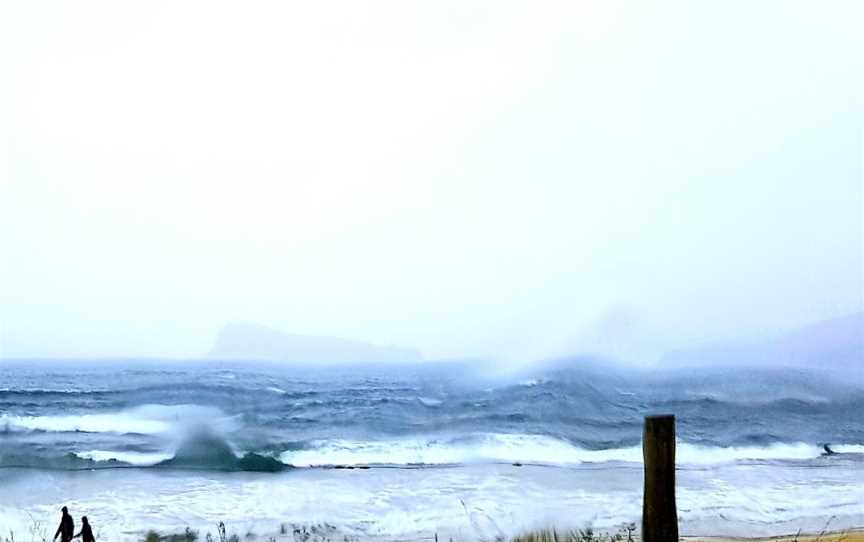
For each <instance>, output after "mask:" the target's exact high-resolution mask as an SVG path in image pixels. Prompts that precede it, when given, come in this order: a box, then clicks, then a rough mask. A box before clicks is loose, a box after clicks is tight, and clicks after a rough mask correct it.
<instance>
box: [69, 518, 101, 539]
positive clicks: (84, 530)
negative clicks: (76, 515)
mask: <svg viewBox="0 0 864 542" xmlns="http://www.w3.org/2000/svg"><path fill="white" fill-rule="evenodd" d="M79 536H80V537H81V542H96V538H95V537H94V536H93V530H92V529H90V522H88V521H87V516H81V532H80V533H78V534H76V535H75V536H73V537H72V538H78V537H79Z"/></svg>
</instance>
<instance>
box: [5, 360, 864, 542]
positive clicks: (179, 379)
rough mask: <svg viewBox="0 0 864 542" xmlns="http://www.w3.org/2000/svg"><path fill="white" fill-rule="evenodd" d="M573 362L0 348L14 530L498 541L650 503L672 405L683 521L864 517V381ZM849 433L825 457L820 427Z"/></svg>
mask: <svg viewBox="0 0 864 542" xmlns="http://www.w3.org/2000/svg"><path fill="white" fill-rule="evenodd" d="M862 380H864V379H862V375H861V373H860V372H859V373H858V374H856V375H846V377H845V378H838V377H836V376H834V377H829V376H826V375H824V374H822V373H820V372H819V371H818V370H814V371H805V370H800V369H781V368H773V369H762V370H745V369H741V368H734V369H720V368H702V369H690V370H678V371H675V372H672V371H664V372H659V373H658V372H653V373H652V372H647V371H638V370H633V369H629V370H625V369H622V368H616V367H612V366H606V365H603V364H600V363H589V362H572V363H567V364H557V365H546V366H535V367H534V368H528V369H522V370H519V371H513V370H508V371H506V372H505V371H499V370H496V369H495V368H494V367H493V366H490V365H488V364H474V363H428V364H419V365H405V366H397V365H380V366H375V365H364V366H357V365H350V366H328V367H312V366H307V365H302V364H290V365H285V364H281V365H280V364H272V363H271V364H265V363H251V362H250V363H220V362H206V363H205V362H188V361H184V362H181V361H178V362H165V361H160V362H156V361H134V360H117V361H113V362H112V361H100V362H86V363H85V362H74V361H65V362H61V361H41V362H40V361H33V360H29V361H6V362H0V533H2V534H3V535H5V534H6V533H7V532H8V531H10V530H11V531H15V532H16V539H18V540H30V539H31V537H33V538H35V539H36V540H39V539H40V538H39V536H36V535H35V534H34V533H36V534H39V533H42V532H43V531H46V532H47V531H50V533H48V538H49V539H50V535H53V529H54V527H55V525H54V523H56V521H57V520H58V519H59V515H58V512H57V510H58V509H59V507H60V506H62V505H64V504H65V505H68V506H69V508H70V510H71V511H72V513H73V515H74V516H75V517H76V520H77V518H78V517H79V516H80V515H87V516H88V517H89V518H90V520H91V523H92V524H93V526H94V530H95V531H96V533H97V536H98V537H99V538H100V539H102V540H140V539H141V537H142V535H143V533H144V532H145V531H147V530H149V529H156V530H160V531H162V532H179V531H182V530H183V529H184V528H185V527H186V526H189V527H191V528H193V529H196V530H200V531H202V532H208V531H210V532H214V533H215V524H216V523H217V522H219V521H224V522H225V524H226V525H227V527H228V529H229V531H232V532H236V533H237V534H238V535H240V536H241V537H243V536H245V535H246V534H249V535H252V536H255V537H267V538H269V537H271V536H273V537H275V538H277V539H278V538H280V536H282V534H281V533H282V531H285V532H287V533H288V534H287V535H286V536H290V535H291V532H292V531H293V529H295V528H302V527H310V526H317V527H316V528H318V529H324V530H325V531H326V532H327V533H330V534H329V535H328V536H331V535H332V536H331V537H332V538H334V539H335V538H339V539H341V537H342V536H343V535H347V536H350V537H359V538H380V539H396V538H400V539H404V538H412V537H414V538H421V537H423V536H429V535H431V534H432V533H435V532H439V533H442V536H451V537H453V538H454V539H465V540H469V539H470V540H479V539H482V540H485V539H490V540H491V539H494V538H496V537H498V536H501V535H503V536H507V535H511V534H514V533H517V532H519V531H521V530H525V529H530V528H534V527H540V526H544V525H552V524H554V525H558V526H560V527H585V526H589V525H590V526H593V527H594V528H596V529H615V528H617V527H618V526H620V525H622V524H624V523H628V522H636V523H638V521H639V517H640V514H641V491H642V465H641V456H642V453H641V432H642V424H643V418H644V416H645V415H648V414H658V413H672V414H675V415H676V419H677V438H678V444H677V464H678V474H677V476H678V509H679V515H680V521H681V532H682V534H692V535H770V534H780V533H789V532H793V533H794V532H796V531H797V530H799V529H801V530H803V531H805V532H806V531H819V530H821V529H822V528H823V527H824V526H825V525H826V524H827V525H828V527H829V528H830V529H842V528H848V527H859V526H864V381H862ZM824 444H828V445H829V447H830V448H831V449H832V450H833V451H835V452H837V453H836V454H833V455H826V454H825V452H824V448H823V445H824Z"/></svg>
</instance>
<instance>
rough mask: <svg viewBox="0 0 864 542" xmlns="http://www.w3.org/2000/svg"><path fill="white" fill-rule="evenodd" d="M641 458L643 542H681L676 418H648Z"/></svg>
mask: <svg viewBox="0 0 864 542" xmlns="http://www.w3.org/2000/svg"><path fill="white" fill-rule="evenodd" d="M642 457H643V459H644V460H645V490H644V493H643V494H642V542H678V510H677V508H676V507H675V416H646V417H645V432H644V433H643V435H642Z"/></svg>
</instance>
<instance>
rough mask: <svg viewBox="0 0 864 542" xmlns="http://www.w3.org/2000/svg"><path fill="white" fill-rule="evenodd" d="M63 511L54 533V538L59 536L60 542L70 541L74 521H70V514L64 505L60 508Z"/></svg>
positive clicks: (73, 529)
mask: <svg viewBox="0 0 864 542" xmlns="http://www.w3.org/2000/svg"><path fill="white" fill-rule="evenodd" d="M60 511H61V512H63V517H61V518H60V525H59V526H58V527H57V532H56V533H54V540H57V537H58V536H59V537H60V542H71V540H72V533H74V532H75V522H74V521H72V516H71V515H69V510H68V509H67V508H66V507H65V506H64V507H63V508H61V509H60Z"/></svg>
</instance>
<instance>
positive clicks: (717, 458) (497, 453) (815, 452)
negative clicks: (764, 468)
mask: <svg viewBox="0 0 864 542" xmlns="http://www.w3.org/2000/svg"><path fill="white" fill-rule="evenodd" d="M312 446H313V447H312V448H310V449H305V450H290V451H286V452H283V453H282V454H281V456H280V459H281V460H282V461H283V462H284V463H288V464H291V465H295V466H322V465H412V464H423V465H446V464H463V463H489V462H494V463H503V462H507V463H517V462H518V463H542V464H550V465H578V464H583V463H605V462H624V463H641V462H642V448H641V446H633V447H628V448H614V449H608V450H586V449H584V448H580V447H578V446H575V445H573V444H570V443H569V442H566V441H563V440H560V439H556V438H553V437H549V436H543V435H517V434H482V435H475V436H473V437H471V438H458V439H446V438H445V439H441V438H438V439H436V438H428V439H402V440H382V441H358V440H343V439H339V440H326V441H314V442H313V443H312ZM836 449H837V451H844V452H846V451H852V450H856V449H862V450H864V446H859V445H846V446H837V447H836ZM821 454H822V449H821V448H819V447H818V446H814V445H810V444H805V443H797V444H772V445H769V446H765V447H756V446H753V447H728V448H723V447H710V446H700V445H695V444H689V443H679V444H678V447H677V462H678V464H679V465H713V464H723V463H732V462H736V461H748V460H750V461H754V460H755V461H771V460H805V459H814V458H817V457H819V456H820V455H821Z"/></svg>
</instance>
